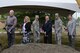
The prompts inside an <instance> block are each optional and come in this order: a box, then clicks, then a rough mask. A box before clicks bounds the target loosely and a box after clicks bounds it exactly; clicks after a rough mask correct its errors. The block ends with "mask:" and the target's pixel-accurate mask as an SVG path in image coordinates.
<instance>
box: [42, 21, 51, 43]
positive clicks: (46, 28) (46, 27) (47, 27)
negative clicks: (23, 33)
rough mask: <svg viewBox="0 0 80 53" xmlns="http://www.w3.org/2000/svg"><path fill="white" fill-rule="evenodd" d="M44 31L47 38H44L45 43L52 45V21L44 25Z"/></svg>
mask: <svg viewBox="0 0 80 53" xmlns="http://www.w3.org/2000/svg"><path fill="white" fill-rule="evenodd" d="M42 29H43V30H44V32H46V34H45V36H44V42H45V43H50V44H51V43H52V23H51V21H50V20H49V21H47V23H44V24H43V27H42Z"/></svg>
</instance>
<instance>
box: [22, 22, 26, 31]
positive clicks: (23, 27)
mask: <svg viewBox="0 0 80 53" xmlns="http://www.w3.org/2000/svg"><path fill="white" fill-rule="evenodd" d="M25 25H26V23H24V24H23V28H22V30H23V32H25Z"/></svg>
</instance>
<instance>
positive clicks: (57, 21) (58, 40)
mask: <svg viewBox="0 0 80 53" xmlns="http://www.w3.org/2000/svg"><path fill="white" fill-rule="evenodd" d="M54 27H55V28H54V29H55V41H56V43H57V44H58V45H61V36H62V21H61V19H60V17H59V14H58V13H56V14H55V24H54Z"/></svg>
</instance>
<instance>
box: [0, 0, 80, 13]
mask: <svg viewBox="0 0 80 53" xmlns="http://www.w3.org/2000/svg"><path fill="white" fill-rule="evenodd" d="M58 1H59V0H56V1H55V0H44V1H43V2H42V1H41V0H39V1H34V0H30V1H29V0H27V1H26V0H23V1H22V0H1V1H0V8H2V7H9V6H24V5H25V6H27V5H33V6H50V7H57V8H62V9H68V10H71V11H77V12H80V9H79V7H78V5H77V3H76V2H75V1H74V0H73V1H74V2H71V3H70V2H69V1H68V2H66V0H65V1H64V2H58ZM62 1H63V0H62Z"/></svg>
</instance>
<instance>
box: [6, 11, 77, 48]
mask: <svg viewBox="0 0 80 53" xmlns="http://www.w3.org/2000/svg"><path fill="white" fill-rule="evenodd" d="M68 19H69V21H68V24H67V26H66V27H65V28H64V29H65V30H66V31H67V32H68V38H69V45H70V46H72V47H74V44H75V35H76V20H74V19H73V18H72V15H71V14H69V15H68ZM62 23H63V22H62V20H61V19H60V16H59V13H55V23H54V25H52V22H51V20H50V17H49V16H48V15H46V16H45V22H44V24H43V26H42V27H41V28H42V31H43V32H44V34H45V35H44V43H48V44H52V28H54V30H55V43H56V44H58V45H61V36H62V25H63V24H62ZM16 25H17V18H16V16H15V15H14V10H10V12H9V16H7V20H6V25H5V30H6V31H7V35H8V47H11V46H12V45H13V44H14V41H15V26H16ZM31 28H32V29H33V35H34V42H35V43H39V42H40V25H39V15H35V20H34V21H33V22H32V24H31V22H30V18H29V16H25V18H24V22H23V24H22V33H23V38H22V43H23V44H26V43H30V42H31V40H30V34H31Z"/></svg>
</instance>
